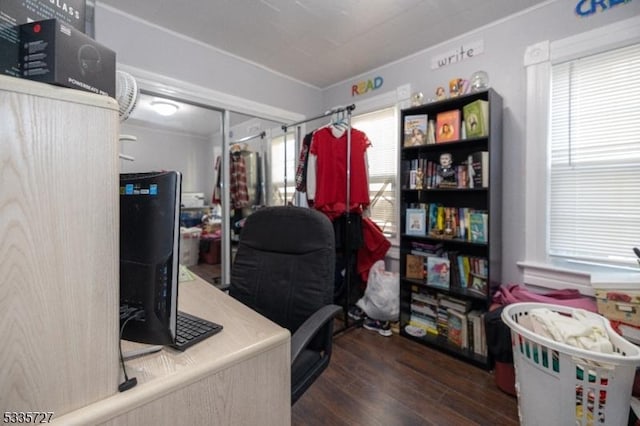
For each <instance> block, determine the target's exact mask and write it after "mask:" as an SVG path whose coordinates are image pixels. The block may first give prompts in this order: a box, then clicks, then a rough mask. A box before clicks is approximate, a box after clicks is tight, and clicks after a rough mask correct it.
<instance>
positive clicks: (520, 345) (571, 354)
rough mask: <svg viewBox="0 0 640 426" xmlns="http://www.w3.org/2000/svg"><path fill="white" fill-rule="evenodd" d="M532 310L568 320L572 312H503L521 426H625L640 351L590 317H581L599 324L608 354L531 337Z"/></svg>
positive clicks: (514, 308) (515, 308)
mask: <svg viewBox="0 0 640 426" xmlns="http://www.w3.org/2000/svg"><path fill="white" fill-rule="evenodd" d="M536 308H547V309H549V310H551V311H554V312H557V313H560V314H567V315H571V316H573V313H574V312H575V311H576V309H574V308H570V307H566V306H559V305H551V304H545V303H514V304H511V305H507V306H506V307H505V308H504V309H503V311H502V321H503V322H504V323H505V324H506V325H507V326H508V327H509V328H510V329H511V341H512V347H513V362H514V366H515V371H516V391H517V395H518V412H519V416H520V424H521V425H525V426H530V425H544V426H549V425H582V426H587V425H609V426H613V425H615V426H618V425H620V426H622V425H626V424H627V420H628V417H629V403H630V400H631V389H632V386H633V380H634V377H635V373H636V367H637V366H638V365H640V348H638V347H637V346H635V345H633V344H631V343H629V342H628V341H627V340H625V339H624V338H622V337H621V336H619V335H618V334H617V333H616V332H615V331H613V329H612V328H611V325H610V324H609V320H607V319H606V318H604V317H603V316H600V315H598V314H594V313H591V312H586V315H587V316H588V317H589V318H591V317H592V318H593V319H597V320H598V321H601V322H602V325H603V327H604V329H605V330H606V331H607V334H608V335H609V340H610V341H611V343H612V345H613V350H614V353H613V354H604V353H601V352H594V351H588V350H584V349H580V348H577V347H574V346H569V345H566V344H564V343H560V342H556V341H553V340H550V339H548V338H546V337H543V336H541V335H539V334H536V333H534V332H533V331H531V330H532V328H531V324H530V317H529V312H530V311H531V310H532V309H536ZM582 312H584V311H582Z"/></svg>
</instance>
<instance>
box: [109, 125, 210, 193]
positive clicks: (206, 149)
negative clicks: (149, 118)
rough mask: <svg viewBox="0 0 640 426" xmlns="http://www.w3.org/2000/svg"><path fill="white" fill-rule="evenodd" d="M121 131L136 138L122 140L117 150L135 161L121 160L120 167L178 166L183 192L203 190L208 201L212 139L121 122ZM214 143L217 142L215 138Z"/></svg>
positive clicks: (128, 169)
mask: <svg viewBox="0 0 640 426" xmlns="http://www.w3.org/2000/svg"><path fill="white" fill-rule="evenodd" d="M121 133H123V134H130V135H135V136H136V137H137V138H138V140H137V141H136V142H127V141H124V142H121V146H120V152H122V153H123V154H126V155H130V156H133V157H134V158H135V161H133V162H131V161H126V160H121V163H120V167H121V171H122V172H124V173H127V172H148V171H155V170H177V171H179V172H181V173H182V192H203V193H204V194H205V203H206V204H209V200H210V199H211V194H212V191H213V185H214V166H215V163H214V161H215V158H214V150H213V147H214V139H215V137H214V136H212V137H201V136H193V135H188V134H183V133H177V132H172V131H166V130H159V129H153V128H151V127H148V126H139V125H132V124H128V123H127V122H124V123H122V126H121ZM215 143H217V144H218V146H219V144H220V139H219V138H217V140H216V141H215Z"/></svg>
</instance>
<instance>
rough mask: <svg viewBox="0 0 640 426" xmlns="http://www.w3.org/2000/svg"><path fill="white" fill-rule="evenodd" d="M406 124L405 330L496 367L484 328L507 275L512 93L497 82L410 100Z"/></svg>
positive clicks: (402, 180)
mask: <svg viewBox="0 0 640 426" xmlns="http://www.w3.org/2000/svg"><path fill="white" fill-rule="evenodd" d="M482 105H484V106H485V107H486V110H485V112H484V113H482V109H481V107H482ZM474 108H475V110H474ZM447 115H449V117H448V118H447V117H446V116H447ZM439 119H440V120H439ZM445 119H446V120H449V124H453V127H454V128H453V134H452V135H450V136H447V135H446V134H444V133H445V132H446V131H451V129H447V128H446V126H443V122H444V121H443V120H445ZM478 120H479V121H480V122H478ZM439 121H440V122H439ZM465 121H466V122H467V124H468V126H467V128H466V129H465V130H462V129H461V127H463V126H465V124H464V122H465ZM413 126H417V127H418V128H419V129H420V131H415V132H414V133H416V134H420V133H425V132H426V134H424V135H418V140H417V141H416V140H411V135H410V134H409V133H411V132H410V128H411V127H413ZM456 126H458V127H456ZM471 126H473V129H472V128H471ZM477 126H485V129H484V130H477ZM399 127H400V132H401V135H400V141H401V142H400V143H401V172H400V187H401V198H400V202H401V204H400V211H401V223H400V226H401V237H400V274H401V280H400V282H401V286H400V300H401V305H400V330H401V335H403V336H405V337H407V338H411V339H413V340H415V341H418V342H420V343H423V344H426V345H429V346H432V347H436V348H438V349H440V350H442V351H445V352H447V353H449V354H451V355H454V356H457V357H460V358H462V359H464V360H467V361H469V362H470V363H473V364H476V365H478V366H481V367H484V368H488V367H490V360H489V357H488V356H487V355H486V353H487V351H486V345H485V347H484V348H483V347H482V339H483V336H484V332H483V328H479V329H478V327H481V324H482V323H483V322H484V321H482V316H481V315H482V314H483V313H484V312H486V311H487V309H488V308H489V304H490V300H491V295H492V293H493V291H494V290H495V289H496V288H497V287H498V286H499V285H500V284H501V276H500V275H501V268H502V265H501V256H502V253H501V251H502V243H501V240H502V231H501V223H502V214H501V209H502V196H501V188H502V161H501V157H502V156H501V145H502V99H501V97H500V96H499V95H498V94H497V93H496V92H495V91H494V90H493V89H489V90H487V91H482V92H477V93H472V94H468V95H464V96H461V97H457V98H451V99H446V100H442V101H437V102H433V103H430V104H426V105H421V106H416V107H412V108H408V109H405V110H402V112H401V115H400V126H399ZM443 127H445V128H444V129H443ZM440 131H442V132H443V134H442V136H440V135H438V132H440ZM429 132H431V135H429ZM441 161H442V164H441ZM448 162H451V164H448ZM452 304H454V305H453V306H454V308H451V307H450V306H452ZM452 311H454V312H452ZM459 314H461V315H459ZM477 316H480V319H475V320H474V317H477ZM474 330H475V331H474Z"/></svg>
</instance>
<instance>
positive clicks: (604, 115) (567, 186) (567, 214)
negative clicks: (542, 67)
mask: <svg viewBox="0 0 640 426" xmlns="http://www.w3.org/2000/svg"><path fill="white" fill-rule="evenodd" d="M639 79H640V44H634V45H631V46H627V47H623V48H619V49H614V50H610V51H607V52H604V53H600V54H595V55H590V56H586V57H583V58H580V59H575V60H571V61H567V62H563V63H559V64H555V65H552V69H551V126H550V148H551V150H550V158H549V164H550V167H549V182H550V191H549V211H550V215H549V219H550V220H549V228H548V233H549V247H548V250H549V255H551V256H558V257H561V258H570V259H581V260H593V261H596V262H602V263H607V264H608V263H612V264H625V263H626V264H633V263H634V262H635V260H634V258H635V256H634V254H633V252H632V250H631V248H632V247H634V246H637V245H639V244H640V191H639V190H640V136H638V135H639V133H638V129H640V111H639V110H638V105H640V86H639V85H638V84H636V83H635V82H637V81H639ZM630 82H633V83H630Z"/></svg>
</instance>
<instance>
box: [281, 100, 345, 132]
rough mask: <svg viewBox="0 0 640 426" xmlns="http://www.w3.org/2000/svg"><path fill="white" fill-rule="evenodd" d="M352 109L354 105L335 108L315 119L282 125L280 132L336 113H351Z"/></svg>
mask: <svg viewBox="0 0 640 426" xmlns="http://www.w3.org/2000/svg"><path fill="white" fill-rule="evenodd" d="M354 109H356V105H355V104H351V105H348V106H346V107H335V108H332V109H330V110H329V111H326V112H325V113H324V114H322V115H318V116H317V117H311V118H306V119H304V120H301V121H296V122H295V123H291V124H283V125H282V130H284V131H285V132H286V131H287V128H289V127H293V126H297V125H299V124H303V123H307V122H309V121H313V120H317V119H319V118H323V117H326V116H327V115H331V114H336V113H338V112H343V111H353V110H354Z"/></svg>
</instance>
